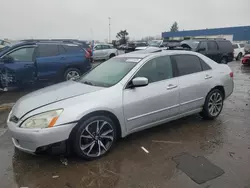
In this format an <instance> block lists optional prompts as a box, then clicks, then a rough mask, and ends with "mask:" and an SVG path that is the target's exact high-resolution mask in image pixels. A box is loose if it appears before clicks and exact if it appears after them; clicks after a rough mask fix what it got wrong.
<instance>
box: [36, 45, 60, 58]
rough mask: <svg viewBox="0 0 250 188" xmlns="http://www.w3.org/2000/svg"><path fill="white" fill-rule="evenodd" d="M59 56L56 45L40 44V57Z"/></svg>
mask: <svg viewBox="0 0 250 188" xmlns="http://www.w3.org/2000/svg"><path fill="white" fill-rule="evenodd" d="M57 55H59V50H58V47H57V45H56V44H40V45H39V46H38V57H51V56H57Z"/></svg>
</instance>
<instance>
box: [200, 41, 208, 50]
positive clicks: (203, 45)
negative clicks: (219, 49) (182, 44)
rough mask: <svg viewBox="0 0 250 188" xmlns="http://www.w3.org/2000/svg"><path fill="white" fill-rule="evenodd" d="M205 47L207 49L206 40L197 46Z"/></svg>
mask: <svg viewBox="0 0 250 188" xmlns="http://www.w3.org/2000/svg"><path fill="white" fill-rule="evenodd" d="M203 48H204V49H205V50H207V42H200V46H199V49H203Z"/></svg>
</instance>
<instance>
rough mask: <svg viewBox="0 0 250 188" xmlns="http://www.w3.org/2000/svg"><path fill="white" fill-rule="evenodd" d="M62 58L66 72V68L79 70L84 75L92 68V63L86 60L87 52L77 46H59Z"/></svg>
mask: <svg viewBox="0 0 250 188" xmlns="http://www.w3.org/2000/svg"><path fill="white" fill-rule="evenodd" d="M59 52H60V56H61V57H62V62H61V63H62V64H63V65H64V70H65V69H66V68H77V69H79V70H80V71H81V72H82V73H84V72H86V71H87V70H89V69H90V68H91V64H90V61H89V60H88V59H87V58H86V50H85V49H83V48H82V46H79V45H76V44H62V45H59Z"/></svg>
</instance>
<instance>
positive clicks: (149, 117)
mask: <svg viewBox="0 0 250 188" xmlns="http://www.w3.org/2000/svg"><path fill="white" fill-rule="evenodd" d="M135 77H146V78H148V81H149V84H148V85H147V86H144V87H136V88H126V89H125V90H124V93H123V105H124V109H123V110H124V115H125V122H126V125H127V129H128V131H129V132H134V131H137V130H140V129H144V128H147V127H151V126H154V125H155V124H158V123H160V122H164V121H166V120H167V119H168V118H170V117H172V116H175V115H177V114H178V112H179V87H178V78H175V77H174V74H173V68H172V63H171V60H170V57H169V56H161V57H156V58H154V59H152V60H150V61H148V62H147V63H146V64H144V65H143V66H142V67H141V68H140V70H139V71H138V72H137V73H136V75H135V76H134V78H135Z"/></svg>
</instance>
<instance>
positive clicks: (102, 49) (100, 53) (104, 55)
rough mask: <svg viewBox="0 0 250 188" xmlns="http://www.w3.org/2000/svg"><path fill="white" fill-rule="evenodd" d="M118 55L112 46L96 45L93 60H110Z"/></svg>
mask: <svg viewBox="0 0 250 188" xmlns="http://www.w3.org/2000/svg"><path fill="white" fill-rule="evenodd" d="M117 55H118V50H117V49H115V48H113V46H112V45H110V44H95V46H94V52H93V59H94V60H108V59H110V58H112V57H115V56H117Z"/></svg>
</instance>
